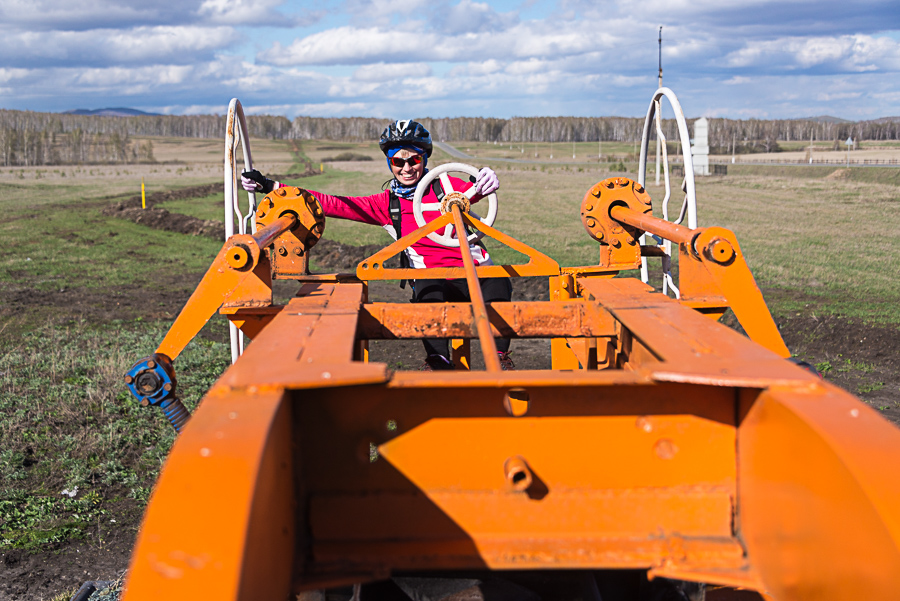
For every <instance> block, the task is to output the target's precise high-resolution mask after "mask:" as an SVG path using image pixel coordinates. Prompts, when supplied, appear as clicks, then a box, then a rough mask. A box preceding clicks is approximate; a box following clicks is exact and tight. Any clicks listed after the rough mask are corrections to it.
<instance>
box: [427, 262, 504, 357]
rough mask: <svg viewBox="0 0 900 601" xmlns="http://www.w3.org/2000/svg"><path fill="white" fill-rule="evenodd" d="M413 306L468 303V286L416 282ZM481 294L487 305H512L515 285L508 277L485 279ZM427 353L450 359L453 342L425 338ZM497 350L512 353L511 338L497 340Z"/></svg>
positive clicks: (455, 282) (451, 283) (457, 281)
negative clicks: (505, 303) (500, 303)
mask: <svg viewBox="0 0 900 601" xmlns="http://www.w3.org/2000/svg"><path fill="white" fill-rule="evenodd" d="M412 289H413V297H412V302H414V303H467V302H470V301H471V298H470V297H469V284H468V282H466V280H464V279H461V280H416V281H415V282H413V286H412ZM481 295H482V296H484V302H486V303H498V302H507V303H508V302H509V301H510V299H511V298H512V283H511V282H510V281H509V278H485V279H483V280H481ZM422 342H423V343H424V344H425V352H426V353H428V354H429V355H443V356H444V357H447V358H449V357H450V341H449V340H448V339H446V338H444V339H439V340H434V339H427V338H426V339H423V340H422ZM494 342H496V344H497V350H498V351H499V352H501V353H505V352H507V351H508V350H509V338H494Z"/></svg>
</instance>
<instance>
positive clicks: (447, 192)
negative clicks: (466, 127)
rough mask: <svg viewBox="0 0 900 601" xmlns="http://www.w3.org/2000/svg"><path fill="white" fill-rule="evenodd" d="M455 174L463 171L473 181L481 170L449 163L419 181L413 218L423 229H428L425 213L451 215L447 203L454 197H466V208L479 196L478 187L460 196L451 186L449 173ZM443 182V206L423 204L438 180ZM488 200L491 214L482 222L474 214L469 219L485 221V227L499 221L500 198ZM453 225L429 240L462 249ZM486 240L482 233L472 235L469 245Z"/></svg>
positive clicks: (414, 200)
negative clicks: (454, 233) (433, 184)
mask: <svg viewBox="0 0 900 601" xmlns="http://www.w3.org/2000/svg"><path fill="white" fill-rule="evenodd" d="M451 171H461V172H463V173H466V174H468V175H471V176H472V177H476V176H477V175H478V169H476V168H475V167H473V166H471V165H466V164H465V163H447V164H446V165H441V166H439V167H435V168H434V169H432V170H431V171H429V172H428V173H427V174H425V177H423V178H422V179H421V180H420V181H419V185H418V186H416V194H415V196H414V197H413V216H414V217H415V218H416V223H417V224H418V225H419V227H422V226H424V225H425V223H426V221H425V217H424V216H423V215H422V212H423V211H440V212H441V213H449V212H450V207H449V205H448V204H447V201H448V200H449V199H450V198H451V197H452V195H456V196H457V197H459V196H462V197H465V200H466V204H468V201H470V200H472V197H473V196H475V186H472V187H470V188H469V189H468V190H466V191H465V192H457V191H456V190H454V189H453V184H452V183H451V182H450V177H449V176H448V175H447V173H449V172H451ZM437 177H440V178H441V187H442V188H443V189H444V200H443V201H442V202H429V203H425V204H422V197H423V196H425V194H426V193H427V192H428V190H429V188H430V187H431V182H433V181H434V180H435V178H437ZM485 199H486V200H487V202H488V214H487V217H485V218H483V219H482V218H481V217H479V216H478V215H476V214H475V213H473V212H472V211H469V215H471V216H473V217H475V218H476V219H478V220H479V221H481V222H482V223H483V224H485V225H488V226H490V225H493V224H494V221H495V220H496V219H497V194H496V193H493V194H489V195H488V196H487V197H485ZM454 229H455V228H454V226H453V224H448V225H447V227H446V228H444V233H443V234H439V233H438V232H432V233H430V234H428V238H429V240H432V241H434V242H437V243H438V244H441V245H443V246H450V247H458V246H459V238H454V237H453V236H452V233H453V230H454ZM483 237H484V234H483V233H482V232H479V231H476V232H474V233H472V234H469V236H468V241H469V244H472V243H473V242H475V241H477V240H480V239H481V238H483Z"/></svg>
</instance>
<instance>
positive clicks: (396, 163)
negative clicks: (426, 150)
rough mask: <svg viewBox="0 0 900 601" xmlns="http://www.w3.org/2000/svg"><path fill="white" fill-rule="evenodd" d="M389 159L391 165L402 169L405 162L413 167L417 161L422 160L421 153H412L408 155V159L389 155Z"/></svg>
mask: <svg viewBox="0 0 900 601" xmlns="http://www.w3.org/2000/svg"><path fill="white" fill-rule="evenodd" d="M390 161H391V165H393V166H394V167H399V168H400V169H403V167H404V165H407V164H408V165H410V166H411V167H415V166H416V165H418V164H419V163H421V162H422V155H421V154H417V155H413V156H411V157H409V158H408V159H401V158H400V157H391V158H390Z"/></svg>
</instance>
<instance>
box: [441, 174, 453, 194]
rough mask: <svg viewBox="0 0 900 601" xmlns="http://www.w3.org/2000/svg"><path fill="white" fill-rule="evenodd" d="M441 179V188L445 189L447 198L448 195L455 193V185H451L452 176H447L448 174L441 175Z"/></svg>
mask: <svg viewBox="0 0 900 601" xmlns="http://www.w3.org/2000/svg"><path fill="white" fill-rule="evenodd" d="M440 178H441V188H443V189H444V195H445V196H446V195H447V194H451V193H452V192H454V190H453V184H452V183H450V176H449V175H447V174H446V173H441V175H440Z"/></svg>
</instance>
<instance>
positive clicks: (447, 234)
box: [444, 223, 453, 238]
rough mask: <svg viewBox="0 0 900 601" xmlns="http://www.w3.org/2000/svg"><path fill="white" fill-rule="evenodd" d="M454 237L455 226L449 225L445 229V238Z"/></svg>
mask: <svg viewBox="0 0 900 601" xmlns="http://www.w3.org/2000/svg"><path fill="white" fill-rule="evenodd" d="M452 237H453V224H452V223H448V224H447V227H445V228H444V238H452Z"/></svg>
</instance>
